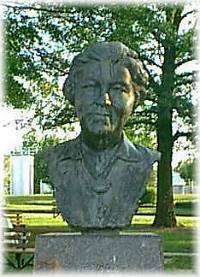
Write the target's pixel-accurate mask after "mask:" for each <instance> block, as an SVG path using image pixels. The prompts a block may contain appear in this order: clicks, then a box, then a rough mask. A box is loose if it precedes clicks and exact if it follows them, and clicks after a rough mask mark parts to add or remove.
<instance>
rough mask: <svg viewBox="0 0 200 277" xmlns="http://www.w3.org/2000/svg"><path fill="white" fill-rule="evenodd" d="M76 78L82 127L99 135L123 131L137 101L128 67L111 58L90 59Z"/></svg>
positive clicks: (76, 102) (77, 105) (76, 104)
mask: <svg viewBox="0 0 200 277" xmlns="http://www.w3.org/2000/svg"><path fill="white" fill-rule="evenodd" d="M76 78H77V80H78V82H77V84H76V93H75V107H76V112H77V115H78V117H79V118H80V123H81V127H82V130H84V131H85V132H90V133H93V134H96V135H102V134H112V133H120V132H122V129H123V126H124V124H125V121H126V119H127V117H128V116H129V115H130V113H131V111H132V108H133V104H134V102H135V95H134V89H133V85H132V80H131V75H130V72H129V71H128V69H127V68H125V67H124V66H123V65H121V64H115V65H113V64H111V63H110V62H109V61H101V62H91V63H88V64H86V65H85V66H83V67H82V68H81V69H80V70H79V72H78V73H77V76H76Z"/></svg>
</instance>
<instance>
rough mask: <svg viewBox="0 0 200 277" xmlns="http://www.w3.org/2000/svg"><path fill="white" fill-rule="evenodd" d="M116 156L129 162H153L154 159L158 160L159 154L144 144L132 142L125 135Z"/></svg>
mask: <svg viewBox="0 0 200 277" xmlns="http://www.w3.org/2000/svg"><path fill="white" fill-rule="evenodd" d="M118 156H119V157H120V158H121V159H123V160H126V161H130V162H143V161H146V162H148V163H150V164H153V163H154V162H155V161H159V160H160V157H161V154H160V153H159V152H158V151H156V150H153V149H150V148H147V147H145V146H141V145H137V144H133V143H132V142H131V141H130V140H129V139H128V138H127V137H125V138H124V141H123V144H122V145H121V147H120V149H119V153H118Z"/></svg>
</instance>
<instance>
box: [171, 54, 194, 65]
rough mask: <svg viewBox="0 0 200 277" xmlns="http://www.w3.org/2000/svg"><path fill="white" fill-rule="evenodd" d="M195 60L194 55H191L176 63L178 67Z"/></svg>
mask: <svg viewBox="0 0 200 277" xmlns="http://www.w3.org/2000/svg"><path fill="white" fill-rule="evenodd" d="M193 60H194V57H193V56H190V57H188V58H185V59H184V58H183V59H182V60H181V61H179V62H176V63H175V67H176V68H177V67H179V66H181V65H183V64H184V63H187V62H191V61H193Z"/></svg>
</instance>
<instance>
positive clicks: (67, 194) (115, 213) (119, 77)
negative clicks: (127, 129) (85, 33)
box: [46, 42, 159, 229]
mask: <svg viewBox="0 0 200 277" xmlns="http://www.w3.org/2000/svg"><path fill="white" fill-rule="evenodd" d="M146 81H147V74H146V72H145V71H144V69H143V67H142V64H141V62H140V61H139V59H138V57H137V54H136V53H135V52H133V51H131V50H130V49H128V48H127V47H126V46H125V45H123V44H122V43H120V42H101V43H96V44H93V45H92V46H90V47H89V48H87V49H86V50H85V51H83V52H82V53H81V54H79V55H77V56H76V57H75V58H74V60H73V62H72V66H71V68H70V71H69V75H68V77H67V79H66V81H65V83H64V87H63V92H64V94H65V95H66V97H67V98H68V99H69V100H70V102H71V103H72V104H73V105H75V110H76V113H77V116H78V117H79V119H80V124H81V134H80V135H79V136H78V137H77V138H76V139H74V140H71V141H67V142H64V143H62V144H59V145H57V146H56V147H54V148H52V149H49V150H48V151H47V153H46V159H47V162H48V170H49V175H50V177H51V179H52V182H53V184H54V186H55V195H56V200H57V205H58V208H59V209H60V211H61V213H62V216H63V218H64V219H65V220H66V221H67V222H68V223H69V225H71V226H73V227H79V228H82V229H85V228H86V229H105V228H112V229H113V228H121V227H126V226H128V225H129V224H130V223H131V219H132V216H133V214H134V212H135V210H136V208H137V203H138V200H139V198H140V197H141V196H142V194H143V193H144V190H145V183H146V181H147V179H148V177H149V174H150V172H151V169H152V165H153V163H154V162H155V161H156V160H158V159H159V153H158V152H157V151H154V150H150V149H148V148H146V147H143V146H138V145H133V144H132V143H131V142H130V141H129V140H128V139H127V138H126V136H125V134H124V132H123V127H124V124H125V122H126V120H127V118H128V116H129V115H130V114H131V112H132V110H133V108H134V106H135V105H136V103H137V101H138V95H139V92H140V91H141V90H142V89H143V87H144V86H145V83H146Z"/></svg>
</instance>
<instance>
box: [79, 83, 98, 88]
mask: <svg viewBox="0 0 200 277" xmlns="http://www.w3.org/2000/svg"><path fill="white" fill-rule="evenodd" d="M94 86H95V82H88V83H84V84H82V86H81V87H82V88H93V87H94Z"/></svg>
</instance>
